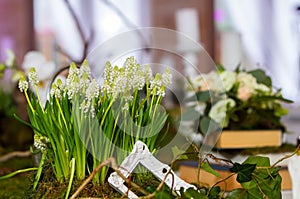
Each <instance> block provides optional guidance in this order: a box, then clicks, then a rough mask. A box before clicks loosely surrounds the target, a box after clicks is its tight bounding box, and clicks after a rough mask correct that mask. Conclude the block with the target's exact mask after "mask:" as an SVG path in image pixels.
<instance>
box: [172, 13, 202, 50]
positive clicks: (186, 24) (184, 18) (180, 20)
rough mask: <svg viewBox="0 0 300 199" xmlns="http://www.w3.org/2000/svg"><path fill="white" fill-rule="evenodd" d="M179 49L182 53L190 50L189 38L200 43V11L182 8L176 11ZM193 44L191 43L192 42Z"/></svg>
mask: <svg viewBox="0 0 300 199" xmlns="http://www.w3.org/2000/svg"><path fill="white" fill-rule="evenodd" d="M175 19H176V29H177V31H178V32H180V33H182V34H184V35H181V34H179V35H178V37H177V39H178V40H177V47H178V50H180V51H185V50H190V49H189V48H190V47H189V46H190V45H189V42H188V38H186V37H190V39H191V40H193V41H195V42H198V41H199V38H200V33H199V20H198V11H197V10H196V9H195V8H182V9H179V10H177V11H176V15H175ZM190 42H191V41H190Z"/></svg>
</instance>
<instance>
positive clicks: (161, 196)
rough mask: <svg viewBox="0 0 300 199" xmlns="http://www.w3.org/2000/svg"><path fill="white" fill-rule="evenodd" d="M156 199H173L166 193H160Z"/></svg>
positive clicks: (156, 195)
mask: <svg viewBox="0 0 300 199" xmlns="http://www.w3.org/2000/svg"><path fill="white" fill-rule="evenodd" d="M155 198H156V199H171V198H172V197H171V196H170V194H169V193H166V192H164V191H159V192H157V193H156V194H155Z"/></svg>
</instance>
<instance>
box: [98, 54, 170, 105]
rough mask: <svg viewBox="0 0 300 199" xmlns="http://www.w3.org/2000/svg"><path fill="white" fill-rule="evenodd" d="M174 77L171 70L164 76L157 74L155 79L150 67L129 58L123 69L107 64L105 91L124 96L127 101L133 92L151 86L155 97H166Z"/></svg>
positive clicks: (150, 88)
mask: <svg viewBox="0 0 300 199" xmlns="http://www.w3.org/2000/svg"><path fill="white" fill-rule="evenodd" d="M171 80H172V75H171V73H170V70H169V69H166V71H165V72H164V73H163V74H160V73H158V74H156V76H155V78H153V75H152V70H151V68H150V67H149V65H145V66H144V67H141V66H140V64H138V63H137V62H136V60H135V59H134V57H129V58H127V60H126V62H125V63H124V66H123V68H118V67H114V69H113V68H112V66H111V64H110V63H107V64H106V68H105V70H104V85H103V87H102V89H103V91H105V92H106V93H107V94H109V95H112V96H114V97H116V96H118V95H119V94H122V97H124V99H125V100H127V101H130V100H131V99H132V95H131V93H132V91H134V90H142V89H143V88H144V87H145V86H149V90H150V91H151V92H152V94H153V95H161V96H164V95H165V89H166V87H167V86H169V85H170V84H171Z"/></svg>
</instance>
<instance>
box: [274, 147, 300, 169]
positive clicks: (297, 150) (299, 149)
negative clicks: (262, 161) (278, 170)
mask: <svg viewBox="0 0 300 199" xmlns="http://www.w3.org/2000/svg"><path fill="white" fill-rule="evenodd" d="M299 151H300V145H298V147H297V149H296V150H295V151H294V152H293V153H292V154H289V155H286V156H284V157H283V158H281V159H279V160H278V161H277V162H275V163H274V164H273V165H272V167H275V166H276V165H277V164H278V163H280V162H282V161H283V160H285V159H288V158H290V157H292V156H294V155H295V154H297V153H298V152H299Z"/></svg>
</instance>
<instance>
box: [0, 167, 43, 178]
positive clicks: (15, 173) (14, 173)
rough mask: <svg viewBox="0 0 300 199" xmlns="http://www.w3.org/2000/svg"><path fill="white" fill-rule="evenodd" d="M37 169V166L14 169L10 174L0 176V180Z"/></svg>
mask: <svg viewBox="0 0 300 199" xmlns="http://www.w3.org/2000/svg"><path fill="white" fill-rule="evenodd" d="M36 170H38V168H27V169H20V170H17V171H14V172H12V173H10V174H7V175H5V176H0V180H5V179H7V178H11V177H13V176H15V175H17V174H19V173H25V172H28V171H36Z"/></svg>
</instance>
